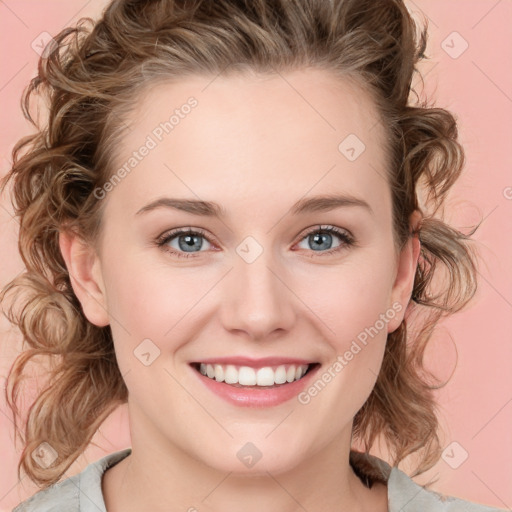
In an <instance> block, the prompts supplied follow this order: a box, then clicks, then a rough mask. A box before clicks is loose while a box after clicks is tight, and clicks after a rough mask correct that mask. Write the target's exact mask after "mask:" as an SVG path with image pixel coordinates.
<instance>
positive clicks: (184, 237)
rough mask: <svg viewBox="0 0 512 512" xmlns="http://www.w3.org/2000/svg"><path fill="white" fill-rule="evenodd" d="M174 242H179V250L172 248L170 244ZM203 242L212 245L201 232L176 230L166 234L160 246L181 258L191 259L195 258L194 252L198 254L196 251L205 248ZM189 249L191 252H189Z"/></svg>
mask: <svg viewBox="0 0 512 512" xmlns="http://www.w3.org/2000/svg"><path fill="white" fill-rule="evenodd" d="M174 240H176V241H177V242H178V247H177V248H176V247H171V246H170V244H169V242H171V241H174ZM202 240H206V241H207V243H210V241H209V240H208V238H207V237H206V235H205V234H204V233H203V232H201V231H200V230H192V229H188V230H184V229H176V230H174V231H171V232H170V233H165V235H164V236H163V238H161V239H159V241H158V246H159V247H163V248H164V249H165V250H167V251H169V252H171V253H172V254H175V255H177V256H178V257H180V258H190V257H193V253H194V252H198V251H196V250H195V249H201V248H202V247H203V242H202ZM189 249H191V250H190V251H189ZM180 251H183V252H180Z"/></svg>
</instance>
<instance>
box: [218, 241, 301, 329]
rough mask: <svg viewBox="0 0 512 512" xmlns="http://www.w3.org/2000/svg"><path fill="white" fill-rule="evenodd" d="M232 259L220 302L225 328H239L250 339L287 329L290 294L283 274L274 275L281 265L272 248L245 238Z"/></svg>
mask: <svg viewBox="0 0 512 512" xmlns="http://www.w3.org/2000/svg"><path fill="white" fill-rule="evenodd" d="M233 261H234V268H233V271H232V272H230V279H229V283H226V288H225V292H224V293H225V297H224V298H223V301H222V302H223V306H222V307H223V318H224V325H225V327H226V328H227V329H230V330H233V329H234V330H243V331H245V332H246V333H247V334H248V335H250V337H251V338H264V337H265V336H268V335H270V334H271V333H272V332H273V331H274V330H276V329H285V330H286V329H289V328H290V326H291V324H292V322H293V320H294V312H293V304H292V295H293V294H291V293H290V291H289V290H288V289H287V287H286V286H285V284H284V283H283V281H285V279H284V276H282V277H280V278H279V277H277V276H279V274H280V273H281V270H282V266H280V264H279V262H278V261H277V259H276V258H273V255H272V251H271V250H270V249H265V250H264V249H263V246H262V245H261V244H260V243H259V242H257V241H256V240H255V239H254V238H253V237H247V238H246V239H244V241H243V242H242V243H240V244H239V246H238V247H237V248H236V254H235V255H234V260H233ZM276 274H277V276H276Z"/></svg>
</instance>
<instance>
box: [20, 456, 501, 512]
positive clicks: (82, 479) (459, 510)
mask: <svg viewBox="0 0 512 512" xmlns="http://www.w3.org/2000/svg"><path fill="white" fill-rule="evenodd" d="M131 452H132V450H131V448H126V449H124V450H120V451H118V452H115V453H111V454H110V455H107V456H105V457H103V458H102V459H100V460H98V461H96V462H93V463H91V464H89V465H88V466H87V467H86V468H85V469H84V470H83V471H82V472H81V473H79V474H77V475H75V476H72V477H69V478H66V479H65V480H62V481H61V482H57V483H56V484H53V485H52V486H50V487H48V488H46V489H44V490H41V491H39V492H37V493H36V494H34V495H33V496H32V497H30V498H28V499H27V500H25V501H23V502H22V503H20V504H19V505H18V506H17V507H16V508H15V509H14V510H13V511H12V512H64V511H65V512H78V511H80V512H107V511H106V508H105V502H104V501H103V494H102V491H101V480H102V476H103V473H104V472H105V471H106V470H107V469H108V468H110V467H112V466H114V465H115V464H116V463H118V462H119V461H121V460H123V459H124V458H125V457H127V456H128V455H130V453H131ZM362 456H363V457H364V458H365V460H366V462H369V463H370V465H371V466H373V468H374V469H375V470H376V471H377V473H380V475H382V479H383V480H384V481H385V482H387V487H388V511H389V512H434V511H435V512H497V511H500V510H505V509H498V508H493V507H487V506H485V505H479V504H477V503H473V502H470V501H466V500H462V499H459V498H455V497H452V496H444V495H441V494H439V493H437V492H434V491H429V490H427V489H425V488H423V487H422V486H420V485H418V484H417V483H415V482H414V481H413V480H412V479H411V478H410V477H408V476H407V475H406V474H405V473H404V472H403V471H401V470H400V469H398V468H397V467H395V466H390V465H389V464H388V463H387V462H385V461H384V460H382V459H379V458H377V457H375V456H373V455H369V454H363V455H362Z"/></svg>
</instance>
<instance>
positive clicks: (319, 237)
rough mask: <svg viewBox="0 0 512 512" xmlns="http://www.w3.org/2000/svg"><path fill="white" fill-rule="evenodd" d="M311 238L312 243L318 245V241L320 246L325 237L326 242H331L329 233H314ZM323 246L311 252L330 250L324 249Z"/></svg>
mask: <svg viewBox="0 0 512 512" xmlns="http://www.w3.org/2000/svg"><path fill="white" fill-rule="evenodd" d="M311 237H312V238H313V240H314V243H318V241H319V240H320V244H321V243H322V240H323V241H324V242H325V239H326V237H327V240H329V241H330V242H332V235H330V234H329V233H315V234H314V235H311ZM323 245H324V246H323V247H320V249H313V250H315V251H316V250H321V249H329V248H330V247H326V246H325V243H324V244H323ZM327 245H328V246H330V243H329V244H327Z"/></svg>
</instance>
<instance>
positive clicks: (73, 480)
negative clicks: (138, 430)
mask: <svg viewBox="0 0 512 512" xmlns="http://www.w3.org/2000/svg"><path fill="white" fill-rule="evenodd" d="M130 453H131V448H126V449H124V450H121V451H118V452H115V453H111V454H109V455H107V456H105V457H103V458H102V459H100V460H98V461H96V462H93V463H91V464H89V465H88V466H87V467H86V468H85V469H84V470H83V471H82V472H81V473H78V474H77V475H74V476H72V477H69V478H66V479H65V480H62V481H60V482H57V483H55V484H53V485H51V486H50V487H47V488H46V489H43V490H41V491H39V492H37V493H36V494H34V495H33V496H31V497H30V498H28V499H26V500H25V501H23V502H22V503H20V504H19V505H18V506H17V507H16V508H14V509H13V511H12V512H59V511H62V510H65V511H66V512H75V511H80V512H89V511H91V512H93V511H94V512H100V511H101V512H106V510H105V502H104V500H103V494H102V492H101V479H102V476H103V473H104V472H105V471H106V470H107V469H108V468H110V467H111V466H113V465H114V464H116V463H117V462H119V461H121V460H122V459H124V458H125V457H127V456H128V455H130Z"/></svg>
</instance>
